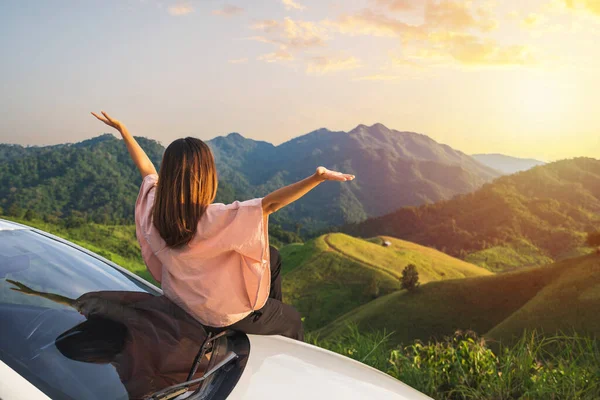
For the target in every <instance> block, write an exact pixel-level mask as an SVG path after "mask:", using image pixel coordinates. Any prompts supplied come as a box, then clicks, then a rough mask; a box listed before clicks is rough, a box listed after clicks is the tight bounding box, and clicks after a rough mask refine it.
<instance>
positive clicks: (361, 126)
mask: <svg viewBox="0 0 600 400" xmlns="http://www.w3.org/2000/svg"><path fill="white" fill-rule="evenodd" d="M372 129H385V130H390V129H389V128H388V127H387V126H385V125H383V124H382V123H380V122H376V123H374V124H373V125H371V126H368V125H365V124H358V125H357V126H356V128H354V129H352V130H351V131H350V132H349V133H351V132H354V131H359V130H366V131H369V130H372Z"/></svg>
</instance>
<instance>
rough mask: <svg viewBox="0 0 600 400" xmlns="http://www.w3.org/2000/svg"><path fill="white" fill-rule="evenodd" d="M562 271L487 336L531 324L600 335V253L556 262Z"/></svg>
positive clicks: (499, 335)
mask: <svg viewBox="0 0 600 400" xmlns="http://www.w3.org/2000/svg"><path fill="white" fill-rule="evenodd" d="M552 268H554V269H556V270H557V271H562V273H561V274H560V276H559V277H558V279H554V280H553V281H552V282H550V283H549V284H548V285H546V286H545V287H544V288H543V289H542V290H541V291H540V292H539V293H538V294H537V295H536V296H535V297H534V298H533V299H532V300H531V301H529V302H527V304H525V305H524V306H523V307H521V308H520V309H518V310H516V311H515V312H514V313H513V314H512V315H511V316H510V317H509V318H507V319H505V320H504V321H502V322H501V323H500V324H498V325H497V326H496V327H494V328H493V329H492V330H491V331H490V332H488V334H487V335H488V336H491V337H497V338H510V337H515V336H519V335H520V334H521V332H522V331H523V330H525V329H531V328H532V327H535V328H536V329H538V330H543V331H546V332H550V333H553V332H556V331H560V330H571V329H573V330H574V331H575V332H577V333H580V334H584V335H589V336H592V335H600V318H598V312H599V311H600V257H599V256H597V255H589V256H583V257H579V258H575V259H569V260H564V261H561V262H559V263H556V264H555V265H554V266H553V267H552Z"/></svg>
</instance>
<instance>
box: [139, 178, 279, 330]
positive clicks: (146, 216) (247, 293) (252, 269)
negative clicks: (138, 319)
mask: <svg viewBox="0 0 600 400" xmlns="http://www.w3.org/2000/svg"><path fill="white" fill-rule="evenodd" d="M157 181H158V175H157V174H150V175H147V176H146V177H145V178H144V180H143V181H142V185H141V188H140V192H139V194H138V198H137V201H136V203H135V226H136V236H137V239H138V242H139V243H140V246H141V248H142V257H143V259H144V262H145V263H146V266H147V267H148V270H149V271H150V273H151V274H152V276H153V277H154V279H156V280H157V281H158V282H160V283H161V286H162V289H163V292H164V294H165V296H167V297H168V298H169V299H171V301H173V302H174V303H176V304H177V305H179V306H180V307H181V308H183V309H184V310H186V311H187V312H188V313H189V314H191V315H192V316H194V317H195V318H196V319H197V320H198V321H200V322H201V323H202V324H204V325H208V326H213V327H224V326H228V325H231V324H234V323H235V322H238V321H239V320H241V319H243V318H244V317H246V316H247V315H249V314H250V313H251V312H252V311H254V310H259V309H261V308H262V307H263V306H264V305H265V303H266V301H267V298H268V297H269V290H270V284H271V269H270V253H269V235H268V216H264V215H263V210H262V198H256V199H252V200H247V201H242V202H240V201H235V202H233V203H231V204H227V205H226V204H223V203H213V204H210V205H209V206H208V208H207V209H206V213H205V214H204V215H203V216H202V218H200V221H199V222H198V230H197V232H196V235H194V237H193V238H192V240H191V241H190V242H189V243H188V244H187V245H185V246H183V247H181V248H177V249H172V248H169V247H167V245H166V243H165V241H164V240H163V239H162V238H161V236H160V234H159V233H158V230H157V229H156V228H155V227H154V224H153V223H152V204H153V203H154V195H155V191H156V183H157Z"/></svg>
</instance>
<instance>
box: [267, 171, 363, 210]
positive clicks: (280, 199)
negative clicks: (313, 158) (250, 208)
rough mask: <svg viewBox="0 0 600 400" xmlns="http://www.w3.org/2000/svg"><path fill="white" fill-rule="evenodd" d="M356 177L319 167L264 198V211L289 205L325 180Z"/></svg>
mask: <svg viewBox="0 0 600 400" xmlns="http://www.w3.org/2000/svg"><path fill="white" fill-rule="evenodd" d="M353 179H354V175H349V174H342V173H341V172H336V171H330V170H328V169H327V168H325V167H318V168H317V170H316V172H315V173H314V174H313V175H311V176H309V177H308V178H304V179H303V180H301V181H298V182H296V183H292V184H291V185H288V186H285V187H282V188H281V189H277V190H275V191H274V192H272V193H269V194H268V195H266V196H265V197H263V199H262V207H263V213H265V214H267V215H268V214H271V213H274V212H275V211H277V210H279V209H280V208H283V207H285V206H287V205H288V204H290V203H293V202H294V201H296V200H298V199H299V198H301V197H302V196H304V195H305V194H306V193H308V192H310V191H311V190H312V189H314V188H315V187H317V186H318V185H319V184H320V183H321V182H324V181H340V182H344V181H351V180H353Z"/></svg>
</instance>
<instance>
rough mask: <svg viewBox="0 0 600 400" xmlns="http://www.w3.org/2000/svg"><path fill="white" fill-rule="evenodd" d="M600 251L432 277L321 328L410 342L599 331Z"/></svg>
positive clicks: (326, 332) (325, 332)
mask: <svg viewBox="0 0 600 400" xmlns="http://www.w3.org/2000/svg"><path fill="white" fill-rule="evenodd" d="M599 309H600V257H598V256H595V255H589V256H584V257H580V258H576V259H571V260H565V261H562V262H559V263H556V264H553V265H551V266H546V267H538V268H530V269H525V270H521V271H517V272H510V273H505V274H500V275H494V276H482V277H476V278H469V279H457V280H448V281H439V282H431V283H428V284H425V285H422V286H421V287H419V288H418V289H417V290H416V291H415V292H413V293H408V292H404V291H402V292H396V293H392V294H390V295H387V296H384V297H381V298H379V299H376V300H374V301H372V302H370V303H368V304H365V305H363V306H361V307H359V308H357V309H355V310H352V312H349V313H348V314H346V315H344V316H342V317H340V318H338V319H337V320H335V321H334V322H332V323H331V324H329V325H327V326H325V327H324V328H322V329H320V330H319V331H318V333H319V334H320V336H321V337H323V338H325V339H327V338H333V337H335V336H337V335H339V334H340V332H343V331H344V329H345V328H346V326H347V325H348V324H349V323H350V324H356V325H357V326H358V327H359V329H361V330H362V331H381V330H384V329H385V330H387V331H394V334H393V335H392V336H390V341H391V342H393V343H410V342H412V341H414V340H416V339H419V340H428V339H430V338H431V337H436V338H440V337H443V336H447V335H451V334H452V333H453V332H454V331H456V330H459V329H460V330H466V329H469V330H473V331H475V332H477V333H479V334H486V336H487V337H491V338H496V339H503V340H509V339H511V338H512V337H514V336H515V335H516V336H518V335H520V334H521V333H522V332H523V331H524V330H526V329H534V328H535V329H540V330H543V331H546V332H548V333H552V332H556V331H558V330H565V331H568V330H571V329H576V330H577V332H582V333H587V334H590V335H592V334H596V335H597V334H600V323H598V319H597V318H596V317H595V314H596V313H597V310H599Z"/></svg>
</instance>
